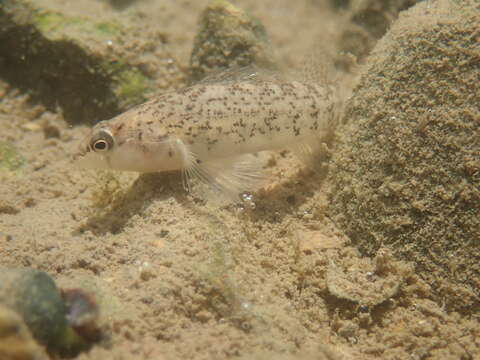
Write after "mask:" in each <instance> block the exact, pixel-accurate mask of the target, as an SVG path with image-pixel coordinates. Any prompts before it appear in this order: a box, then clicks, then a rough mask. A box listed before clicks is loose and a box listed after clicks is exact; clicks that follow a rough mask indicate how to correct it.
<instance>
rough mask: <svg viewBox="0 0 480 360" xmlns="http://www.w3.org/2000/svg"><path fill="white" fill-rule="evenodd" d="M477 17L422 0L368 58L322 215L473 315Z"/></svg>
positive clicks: (478, 213)
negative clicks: (410, 265) (386, 251)
mask: <svg viewBox="0 0 480 360" xmlns="http://www.w3.org/2000/svg"><path fill="white" fill-rule="evenodd" d="M479 24H480V10H479V9H478V5H475V1H473V0H470V1H463V2H462V4H461V5H459V4H457V3H456V2H453V1H446V0H445V1H437V2H432V1H426V2H422V3H419V4H418V5H416V6H415V7H414V8H412V9H410V10H408V11H406V12H404V13H403V14H402V15H401V16H400V19H399V20H398V21H397V22H396V23H395V24H394V25H393V27H392V29H391V30H390V31H389V32H388V33H387V35H386V36H385V37H384V38H382V39H381V40H380V41H379V42H378V44H377V46H376V48H375V49H374V51H373V53H372V55H371V57H370V58H369V59H368V63H367V68H366V70H365V72H364V74H363V76H362V79H361V81H360V84H359V86H358V87H357V88H356V90H355V92H354V96H353V98H352V99H351V101H350V103H349V105H348V107H347V112H346V115H345V121H346V122H347V124H346V125H345V127H344V128H343V131H342V134H341V141H342V145H341V146H339V148H338V151H337V152H336V154H335V155H334V159H333V166H332V171H331V172H330V179H331V181H332V184H333V190H332V192H331V195H330V199H331V204H332V205H331V209H332V212H333V214H334V216H335V217H336V220H337V222H338V224H339V225H340V226H341V227H342V228H343V229H344V230H345V231H346V232H347V233H348V234H349V235H350V237H351V238H352V240H353V241H354V242H355V243H356V244H357V245H358V246H359V248H360V249H361V250H362V251H363V252H364V253H366V254H368V255H373V254H374V253H375V252H376V251H377V249H378V248H379V247H380V246H382V245H386V246H387V247H389V248H390V249H391V250H392V251H393V252H394V254H396V255H397V256H398V257H400V258H402V259H406V260H412V261H414V262H415V264H416V266H417V271H418V272H419V274H420V275H421V276H422V277H423V278H425V279H427V281H428V282H429V283H430V284H431V285H432V289H433V290H434V294H436V295H437V296H438V297H437V300H438V301H440V302H444V303H446V304H447V305H449V306H450V308H453V309H463V310H464V311H467V312H472V311H473V312H475V311H478V305H479V295H480V109H479V104H480V47H479V45H478V44H479V39H480V38H479V32H478V29H479Z"/></svg>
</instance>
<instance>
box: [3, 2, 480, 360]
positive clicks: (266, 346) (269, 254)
mask: <svg viewBox="0 0 480 360" xmlns="http://www.w3.org/2000/svg"><path fill="white" fill-rule="evenodd" d="M51 1H53V0H51ZM58 1H59V2H61V0H58ZM80 3H85V5H87V3H89V2H88V1H84V2H80ZM159 3H161V6H160V5H159ZM205 3H206V2H205V1H195V2H189V1H173V0H172V1H161V2H160V1H159V2H157V3H155V2H152V1H140V2H138V4H137V5H135V6H138V8H139V9H143V10H145V9H149V8H148V6H150V8H151V9H152V10H151V16H152V17H155V16H158V18H159V19H160V20H161V19H164V20H165V21H164V22H163V23H162V21H158V26H164V31H165V32H166V33H167V34H168V35H169V36H170V39H171V40H170V41H171V46H172V48H178V59H179V61H180V62H182V63H184V64H185V65H186V64H188V53H189V49H190V47H191V44H192V40H193V36H194V31H193V30H194V24H195V21H196V18H197V16H198V14H199V12H200V11H201V9H202V7H203V6H204V5H205ZM239 3H241V5H242V6H243V7H244V8H245V9H247V10H250V11H251V12H252V13H253V14H255V15H256V16H258V17H259V18H260V19H261V20H262V21H263V22H264V24H265V26H266V28H267V30H268V31H269V33H270V36H271V38H272V42H273V45H274V47H275V48H276V49H278V50H277V53H278V55H279V58H280V59H281V61H282V63H283V65H286V66H289V65H291V64H295V63H296V64H298V63H300V62H301V59H302V54H306V53H308V52H311V51H312V49H313V50H315V51H317V50H318V48H319V46H321V44H322V43H324V44H325V49H326V52H327V53H330V52H332V51H333V48H332V45H331V43H330V42H329V41H328V39H329V38H330V37H332V38H333V39H335V38H336V37H338V34H339V33H340V31H341V26H340V25H338V24H341V23H342V19H343V16H342V14H341V13H338V12H333V10H330V9H328V8H327V7H326V6H323V5H322V6H321V5H320V4H318V3H320V2H314V1H296V2H290V1H279V2H276V1H262V2H255V1H253V0H252V1H244V2H240V1H239ZM273 4H275V5H273ZM92 6H93V5H92ZM95 6H96V7H98V9H99V11H114V10H112V9H110V8H109V7H108V6H106V5H105V6H104V4H102V5H98V4H96V5H95ZM75 11H79V12H81V11H87V9H83V8H82V7H81V6H79V8H78V9H75ZM88 11H90V10H88ZM128 11H133V10H128ZM172 14H175V21H173V20H171V19H170V20H169V21H167V18H169V16H170V17H171V15H172ZM335 24H337V25H335ZM185 29H188V30H185ZM319 44H320V45H319ZM85 131H86V128H84V127H81V126H79V127H74V128H72V127H69V126H68V125H67V124H66V123H65V122H64V121H63V119H62V117H61V115H60V114H54V113H50V112H47V111H45V109H44V108H42V106H40V105H35V104H31V103H30V102H29V100H28V96H27V95H25V94H22V93H19V92H18V91H17V90H15V89H13V88H10V87H9V86H8V84H6V83H1V82H0V134H2V135H1V137H2V141H7V142H10V143H12V144H13V145H14V146H15V147H16V149H17V150H18V152H19V153H20V154H21V155H22V156H23V158H24V159H25V164H24V166H23V167H22V168H20V169H19V170H16V171H6V170H0V179H1V183H0V244H1V246H0V263H1V264H2V265H6V266H28V267H33V268H36V269H39V270H42V271H46V272H48V273H49V274H50V275H51V276H52V277H54V278H55V279H56V280H57V282H58V284H59V285H60V286H62V287H83V288H85V289H88V290H90V291H93V292H94V293H95V294H96V297H97V301H98V302H99V304H100V308H101V312H102V318H101V323H102V327H103V328H104V333H105V339H104V340H103V341H102V342H101V343H100V344H98V345H96V346H94V347H93V348H92V349H91V351H89V352H88V353H84V354H81V355H80V356H78V359H105V360H108V359H163V358H165V359H212V358H213V359H215V358H218V359H222V358H228V357H243V358H248V359H256V358H258V359H270V358H272V359H273V358H285V359H289V358H305V359H310V358H311V359H323V358H325V359H377V358H384V359H434V358H435V359H461V358H462V359H473V358H478V357H477V356H480V352H479V343H478V340H476V338H479V337H480V330H479V327H480V326H479V321H478V319H475V318H473V319H472V318H466V317H463V316H462V315H461V314H457V313H446V312H445V311H444V310H443V309H442V306H441V305H442V304H436V303H434V302H432V301H431V300H429V288H428V286H427V285H426V284H425V283H424V282H423V281H422V280H421V279H420V277H419V276H418V274H416V273H415V271H414V269H413V267H412V266H410V265H409V264H405V263H399V262H395V261H394V260H392V259H391V258H390V256H389V254H388V252H386V251H385V252H381V254H379V255H378V256H377V258H375V259H370V258H361V257H360V256H359V254H358V252H357V250H356V249H355V248H353V247H351V246H349V239H348V238H346V237H345V236H344V235H342V233H341V232H339V231H338V230H337V229H336V228H335V225H334V224H333V223H332V222H331V221H330V219H329V215H328V211H327V209H328V204H327V201H326V196H325V194H326V191H327V190H328V184H326V183H325V181H324V178H325V173H319V174H312V173H310V172H309V171H307V170H305V169H303V165H302V164H301V162H299V161H298V160H296V159H295V158H294V157H293V156H292V155H291V154H290V153H289V152H281V153H268V154H263V155H262V156H263V158H264V159H265V160H266V165H265V171H266V173H267V174H268V181H267V184H266V185H265V187H264V189H262V190H260V191H259V192H258V193H257V194H256V195H255V198H254V202H255V207H254V208H252V209H242V208H241V207H238V206H228V207H223V208H218V207H216V206H214V205H212V204H209V203H204V202H201V201H198V200H195V199H192V198H191V197H189V196H187V195H186V194H185V192H184V190H183V188H182V186H181V179H180V177H179V175H178V174H152V175H137V174H127V173H106V172H94V171H84V170H78V169H75V168H74V167H73V166H72V164H71V162H70V155H71V154H72V153H73V152H74V151H75V150H76V148H77V146H78V143H79V141H80V139H81V138H82V137H83V136H84V134H85ZM326 169H327V168H325V170H326ZM373 272H375V273H376V274H377V275H376V276H377V278H376V280H375V281H369V280H368V279H369V276H372V273H373Z"/></svg>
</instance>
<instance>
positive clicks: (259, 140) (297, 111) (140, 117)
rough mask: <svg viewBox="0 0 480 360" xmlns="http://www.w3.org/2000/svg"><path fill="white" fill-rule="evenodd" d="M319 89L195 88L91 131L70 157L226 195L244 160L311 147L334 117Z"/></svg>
mask: <svg viewBox="0 0 480 360" xmlns="http://www.w3.org/2000/svg"><path fill="white" fill-rule="evenodd" d="M334 100H335V99H334V96H333V92H332V91H331V89H330V88H329V87H327V86H321V85H318V84H309V83H302V82H297V81H281V80H276V79H267V80H265V79H261V78H256V77H255V74H250V76H248V77H247V78H246V79H243V80H238V81H224V82H218V83H200V84H197V85H194V86H191V87H188V88H185V89H182V90H179V91H176V92H171V93H167V94H164V95H162V96H159V97H157V98H154V99H152V100H150V101H148V102H146V103H144V104H141V105H139V106H136V107H134V108H132V109H131V110H128V111H126V112H125V113H123V114H120V115H119V116H116V117H114V118H112V119H110V120H107V121H101V122H99V123H98V124H96V125H95V126H94V127H93V128H92V130H91V132H90V134H89V136H88V138H87V141H86V143H84V144H83V145H82V148H81V151H80V153H79V154H78V155H77V158H79V159H80V162H81V163H83V164H84V165H86V166H88V167H100V168H110V169H116V170H126V171H137V172H157V171H171V170H181V171H183V172H184V174H185V175H186V176H185V178H186V183H187V187H189V184H188V183H189V181H190V180H191V179H192V178H198V179H200V180H201V181H203V182H204V183H208V184H209V185H212V186H213V187H214V188H216V189H217V190H220V191H221V192H224V193H226V194H229V195H235V194H238V193H240V192H242V191H249V190H250V189H249V187H251V185H252V184H253V183H254V182H255V178H257V177H258V168H257V167H255V166H253V165H252V164H251V162H250V161H247V160H246V159H247V158H246V157H245V156H244V155H246V154H251V153H256V152H259V151H263V150H275V149H280V148H287V147H292V146H297V147H298V148H305V147H308V146H310V144H312V143H313V142H315V141H318V139H319V137H320V135H321V133H322V132H325V131H326V130H327V127H328V124H329V120H330V119H331V118H332V116H333V114H334V113H335V101H334Z"/></svg>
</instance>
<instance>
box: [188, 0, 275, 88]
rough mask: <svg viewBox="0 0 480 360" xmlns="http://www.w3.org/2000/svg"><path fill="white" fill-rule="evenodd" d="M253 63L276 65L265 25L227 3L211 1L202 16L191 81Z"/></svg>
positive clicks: (192, 61)
mask: <svg viewBox="0 0 480 360" xmlns="http://www.w3.org/2000/svg"><path fill="white" fill-rule="evenodd" d="M251 64H256V65H260V66H271V65H272V64H273V53H272V49H271V46H270V42H269V39H268V35H267V32H266V30H265V28H264V26H263V25H262V24H261V23H260V21H259V20H257V19H255V18H254V17H252V16H250V15H249V14H247V13H246V12H245V11H243V10H241V9H239V8H237V7H235V6H234V5H232V4H231V3H229V2H228V1H226V0H213V1H211V2H210V4H209V5H208V6H207V8H206V9H205V10H204V11H203V13H202V15H201V16H200V21H199V30H198V33H197V35H196V37H195V42H194V45H193V51H192V55H191V58H190V75H191V80H192V81H198V80H201V79H202V78H204V77H205V76H206V75H207V74H208V73H210V72H212V70H217V71H219V70H223V69H227V68H231V67H244V66H248V65H251Z"/></svg>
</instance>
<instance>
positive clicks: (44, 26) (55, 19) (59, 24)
mask: <svg viewBox="0 0 480 360" xmlns="http://www.w3.org/2000/svg"><path fill="white" fill-rule="evenodd" d="M84 22H85V21H84V20H82V19H81V18H79V17H68V16H65V15H63V14H60V13H57V12H38V13H37V14H36V15H35V16H34V17H33V23H34V24H35V25H36V26H37V27H38V29H39V30H40V31H44V32H53V31H61V30H64V29H65V28H66V27H69V26H81V25H82V24H83V23H84Z"/></svg>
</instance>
